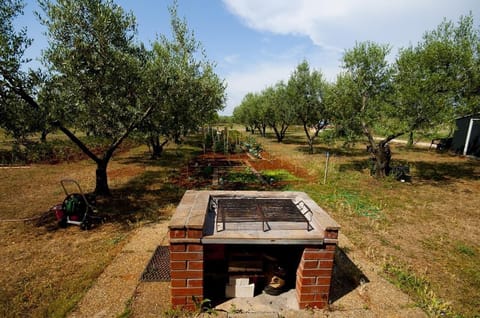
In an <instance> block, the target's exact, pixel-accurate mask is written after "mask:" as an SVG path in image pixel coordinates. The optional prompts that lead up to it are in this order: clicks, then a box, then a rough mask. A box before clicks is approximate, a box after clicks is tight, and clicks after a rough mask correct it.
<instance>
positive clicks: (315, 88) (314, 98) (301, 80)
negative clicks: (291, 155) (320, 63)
mask: <svg viewBox="0 0 480 318" xmlns="http://www.w3.org/2000/svg"><path fill="white" fill-rule="evenodd" d="M326 86H327V84H326V81H325V80H324V79H323V75H322V73H321V72H320V71H317V70H311V69H310V66H309V64H308V62H307V61H303V62H302V63H300V64H299V65H298V66H297V68H296V69H295V71H294V72H293V73H292V75H291V76H290V78H289V80H288V84H287V91H288V95H289V98H288V100H289V101H290V102H291V103H292V105H291V106H292V109H293V111H294V112H295V114H296V116H297V120H298V121H299V122H300V123H301V124H302V126H303V130H304V132H305V136H306V137H307V142H308V146H309V150H310V153H313V142H314V140H315V138H317V137H318V134H319V133H320V131H321V130H322V129H323V128H325V125H326V123H327V122H328V120H329V119H330V118H329V117H330V115H329V114H328V108H327V107H326V106H327V105H326V103H325V100H326V96H325V94H326Z"/></svg>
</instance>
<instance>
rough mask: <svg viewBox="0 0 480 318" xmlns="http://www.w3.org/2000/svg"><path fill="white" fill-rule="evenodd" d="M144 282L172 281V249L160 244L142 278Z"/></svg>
mask: <svg viewBox="0 0 480 318" xmlns="http://www.w3.org/2000/svg"><path fill="white" fill-rule="evenodd" d="M140 280H141V281H142V282H169V281H170V249H169V247H168V246H158V247H157V249H156V250H155V253H153V256H152V258H151V259H150V261H149V262H148V265H147V267H146V268H145V270H144V271H143V273H142V276H141V278H140Z"/></svg>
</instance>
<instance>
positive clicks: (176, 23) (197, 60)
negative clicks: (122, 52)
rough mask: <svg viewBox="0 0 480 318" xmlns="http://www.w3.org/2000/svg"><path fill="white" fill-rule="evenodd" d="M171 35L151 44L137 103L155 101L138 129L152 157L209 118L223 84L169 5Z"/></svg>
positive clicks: (216, 107)
mask: <svg viewBox="0 0 480 318" xmlns="http://www.w3.org/2000/svg"><path fill="white" fill-rule="evenodd" d="M170 15H171V27H172V33H173V36H172V39H171V40H170V39H168V38H167V37H165V36H161V38H160V40H159V41H155V42H154V43H153V48H152V52H151V55H150V60H149V63H148V64H147V67H146V71H145V73H144V75H145V89H146V92H148V93H147V94H144V95H143V96H142V101H143V102H144V103H145V104H147V105H152V106H155V105H156V109H155V110H154V111H153V112H152V114H151V116H149V118H147V119H146V120H145V121H144V122H143V124H142V126H141V131H142V132H143V133H144V134H145V135H146V136H147V140H148V143H149V144H150V146H151V149H152V157H153V158H156V157H159V156H160V155H161V153H162V150H163V146H164V145H165V144H166V143H167V142H168V141H170V140H173V141H174V142H175V143H180V141H181V138H182V137H184V136H186V135H187V134H188V133H190V132H192V131H195V130H196V129H198V127H200V126H202V125H203V124H205V123H207V122H209V121H210V120H212V119H213V118H214V117H215V115H216V113H217V111H219V110H221V109H223V107H224V102H225V85H224V83H223V81H221V80H220V79H219V77H218V76H217V75H216V74H215V72H214V65H213V63H211V62H210V61H208V59H207V57H206V55H205V53H204V52H203V51H202V49H201V44H200V43H199V42H198V41H197V40H196V39H195V37H194V36H193V33H192V32H191V31H189V29H188V26H187V23H186V21H185V20H182V19H180V18H179V17H178V15H177V10H176V4H175V5H173V6H172V7H170Z"/></svg>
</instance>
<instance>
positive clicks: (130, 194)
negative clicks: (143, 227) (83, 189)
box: [97, 171, 184, 224]
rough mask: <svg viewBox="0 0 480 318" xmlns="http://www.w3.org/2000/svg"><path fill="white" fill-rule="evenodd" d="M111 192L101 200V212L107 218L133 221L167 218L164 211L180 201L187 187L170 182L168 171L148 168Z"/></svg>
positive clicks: (121, 221)
mask: <svg viewBox="0 0 480 318" xmlns="http://www.w3.org/2000/svg"><path fill="white" fill-rule="evenodd" d="M111 192H112V196H111V197H108V198H102V199H100V200H99V202H98V204H97V208H98V210H99V211H100V213H101V215H103V216H105V217H106V219H107V222H115V223H117V222H118V223H122V224H132V223H137V222H140V221H156V220H159V219H163V218H167V217H168V216H169V215H167V214H164V212H161V211H163V210H164V209H165V208H167V207H168V206H171V205H176V204H178V202H180V199H181V197H182V196H183V193H184V190H183V189H181V188H179V187H178V186H177V185H175V184H172V183H170V182H168V172H166V171H146V172H144V173H142V174H141V175H139V176H136V177H134V178H133V179H131V180H130V181H129V182H127V183H126V184H125V185H123V186H122V187H119V188H115V189H112V190H111Z"/></svg>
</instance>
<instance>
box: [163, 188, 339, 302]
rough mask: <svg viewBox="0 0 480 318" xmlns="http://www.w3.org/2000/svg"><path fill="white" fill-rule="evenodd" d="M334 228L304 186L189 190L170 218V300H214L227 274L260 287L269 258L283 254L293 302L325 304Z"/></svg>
mask: <svg viewBox="0 0 480 318" xmlns="http://www.w3.org/2000/svg"><path fill="white" fill-rule="evenodd" d="M338 230H339V225H338V224H337V223H336V222H335V221H334V220H333V219H332V218H331V217H330V216H329V215H328V214H327V213H326V212H325V211H324V210H323V209H322V208H320V207H319V206H318V205H317V204H316V203H315V202H314V201H313V200H312V199H310V197H308V196H307V195H306V194H305V193H303V192H289V191H283V192H278V191H193V190H190V191H187V192H186V193H185V195H184V196H183V198H182V200H181V202H180V204H179V205H178V207H177V209H176V211H175V213H174V215H173V217H172V219H171V221H170V224H169V233H170V234H169V235H170V266H171V302H172V306H174V307H177V308H178V307H180V308H185V309H190V310H193V309H194V308H195V302H196V301H201V300H203V299H204V298H208V299H211V300H213V301H214V302H216V303H219V302H221V301H222V300H223V299H225V297H226V295H225V286H226V284H228V282H229V279H230V278H231V277H232V276H233V277H247V278H249V280H250V281H251V282H253V283H254V284H255V294H258V293H261V291H262V288H263V287H264V286H265V285H266V284H267V283H268V271H269V266H271V264H272V262H281V263H282V264H283V265H282V266H285V267H286V268H287V270H288V272H289V277H288V283H289V284H290V287H291V288H295V290H296V296H297V301H298V307H299V308H300V309H303V308H307V307H308V308H323V307H325V306H326V305H327V304H328V300H329V294H330V285H331V277H332V269H333V261H334V254H335V249H336V247H337V243H338ZM272 260H274V261H272Z"/></svg>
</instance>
